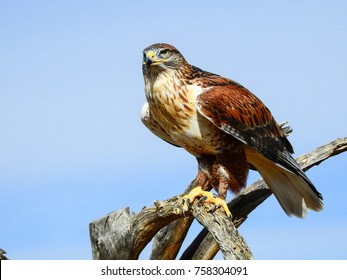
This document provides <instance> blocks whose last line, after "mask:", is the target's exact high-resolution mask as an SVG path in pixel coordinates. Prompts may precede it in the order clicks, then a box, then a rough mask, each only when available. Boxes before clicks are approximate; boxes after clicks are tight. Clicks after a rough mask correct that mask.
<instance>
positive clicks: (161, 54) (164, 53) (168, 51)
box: [159, 49, 170, 56]
mask: <svg viewBox="0 0 347 280" xmlns="http://www.w3.org/2000/svg"><path fill="white" fill-rule="evenodd" d="M169 53H170V50H169V49H163V50H161V51H160V52H159V55H160V56H168V55H169Z"/></svg>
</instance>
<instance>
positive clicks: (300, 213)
mask: <svg viewBox="0 0 347 280" xmlns="http://www.w3.org/2000/svg"><path fill="white" fill-rule="evenodd" d="M248 160H249V161H250V163H251V164H252V165H253V166H254V167H255V168H256V169H257V170H258V172H259V173H260V175H261V176H262V177H263V179H264V180H265V182H266V184H267V185H268V186H269V188H270V189H271V191H272V192H273V193H274V195H275V196H276V198H277V200H278V202H279V203H280V205H281V206H282V208H283V210H284V211H285V212H286V214H287V215H288V216H291V215H295V216H297V217H300V218H304V217H305V216H306V213H307V209H312V210H314V211H320V210H322V208H323V203H322V200H321V197H320V196H319V195H318V194H317V193H316V192H315V191H314V190H316V189H315V188H314V186H313V184H312V183H311V182H310V181H309V180H308V178H307V177H306V176H305V177H302V176H300V175H298V174H294V173H293V172H291V171H289V170H287V169H285V168H283V167H281V166H279V165H277V164H276V163H274V162H272V161H271V160H269V159H267V158H265V157H264V156H262V155H260V154H259V153H256V152H252V153H249V154H248Z"/></svg>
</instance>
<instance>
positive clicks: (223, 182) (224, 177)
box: [205, 164, 233, 217]
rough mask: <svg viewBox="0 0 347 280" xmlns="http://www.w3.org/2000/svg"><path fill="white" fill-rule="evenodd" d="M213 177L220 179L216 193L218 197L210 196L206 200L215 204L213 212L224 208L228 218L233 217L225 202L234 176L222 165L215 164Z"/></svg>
mask: <svg viewBox="0 0 347 280" xmlns="http://www.w3.org/2000/svg"><path fill="white" fill-rule="evenodd" d="M211 173H212V176H214V177H215V178H216V179H218V187H216V191H217V193H218V195H217V197H215V196H212V197H211V196H209V197H207V199H206V200H205V201H206V202H208V203H211V204H213V207H212V210H211V212H214V211H215V210H216V209H217V208H218V207H222V208H223V209H224V212H225V214H226V215H227V216H228V217H231V213H230V211H229V208H228V205H227V204H226V202H225V197H226V195H227V191H228V189H229V188H230V183H231V180H230V179H231V178H233V176H232V174H230V172H229V171H228V170H227V169H226V168H225V167H224V166H223V165H221V164H214V165H213V167H212V172H211Z"/></svg>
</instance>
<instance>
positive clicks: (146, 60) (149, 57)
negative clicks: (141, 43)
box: [143, 51, 155, 68]
mask: <svg viewBox="0 0 347 280" xmlns="http://www.w3.org/2000/svg"><path fill="white" fill-rule="evenodd" d="M154 62H155V60H154V52H152V51H148V52H147V53H146V54H145V58H144V60H143V64H145V65H146V67H147V68H148V67H150V66H151V65H152V63H154Z"/></svg>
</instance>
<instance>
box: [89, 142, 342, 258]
mask: <svg viewBox="0 0 347 280" xmlns="http://www.w3.org/2000/svg"><path fill="white" fill-rule="evenodd" d="M346 150H347V137H346V138H341V139H337V140H335V141H333V142H331V143H329V144H327V145H324V146H322V147H319V148H317V149H316V150H314V151H312V152H310V153H308V154H306V155H303V156H300V157H299V158H298V159H297V160H298V162H299V164H300V165H301V167H302V168H303V169H305V170H307V169H309V168H310V167H312V166H314V165H318V164H319V163H321V162H322V161H324V160H326V159H328V158H330V157H332V156H335V155H337V154H339V153H342V152H344V151H346ZM270 195H271V192H270V190H269V189H268V188H267V186H266V185H265V183H264V182H263V181H262V180H258V181H257V182H255V183H254V184H252V185H251V186H249V187H248V188H246V189H244V190H243V191H242V192H241V193H240V194H239V195H238V196H236V197H235V198H234V199H233V200H232V201H231V202H230V203H229V208H230V209H231V212H232V213H233V222H231V221H230V220H229V219H228V218H227V217H226V216H225V214H224V212H223V211H222V210H218V209H217V211H216V212H214V213H210V212H209V211H206V207H208V206H206V205H204V207H201V206H200V205H198V202H197V201H195V202H194V203H193V205H192V211H191V215H192V217H194V218H196V219H197V220H198V221H199V222H200V223H201V224H202V225H203V226H204V227H205V228H207V230H205V229H204V230H203V231H202V232H201V233H200V234H199V235H198V236H197V238H196V239H195V240H194V242H193V243H192V244H191V245H190V246H189V247H188V248H187V250H186V251H185V252H184V254H183V255H182V259H212V258H213V257H214V256H215V254H216V253H217V252H218V250H219V249H221V251H222V253H223V256H224V258H225V259H251V258H252V254H251V252H250V250H249V248H248V247H247V245H246V243H245V241H244V240H243V238H242V237H241V236H240V235H239V234H238V232H237V230H236V227H238V226H239V225H240V224H241V223H242V222H244V221H245V220H246V219H247V216H248V215H249V213H250V212H252V211H253V210H254V209H255V208H256V207H257V206H258V205H259V204H261V203H262V202H263V201H264V200H265V199H266V198H267V197H269V196H270ZM182 196H183V195H179V196H175V197H173V198H170V199H167V200H164V201H162V202H158V201H156V202H155V203H154V206H151V207H144V208H143V209H142V211H140V212H139V213H138V214H136V215H135V214H134V213H132V212H130V210H129V208H124V209H120V210H118V211H116V212H113V213H111V214H109V215H106V216H105V217H102V218H100V219H98V220H96V221H93V222H91V223H90V239H91V245H92V253H93V259H138V257H139V255H140V253H141V251H142V250H143V248H144V247H145V246H146V245H147V244H148V242H149V241H150V240H151V239H152V238H153V236H155V235H156V233H157V232H158V231H159V230H161V229H162V230H161V231H160V233H159V234H157V236H156V237H155V242H154V246H153V251H152V254H151V258H156V259H173V258H175V257H176V256H177V252H178V251H179V249H180V247H181V244H182V242H183V240H184V237H185V236H186V233H187V231H188V229H189V226H190V224H191V222H192V219H193V218H192V217H186V218H185V217H183V215H182V211H181V209H182V203H183V198H182ZM207 210H208V209H207ZM172 222H175V224H171V225H170V226H169V227H166V226H167V225H169V224H170V223H172ZM234 225H235V226H234ZM164 227H166V228H165V229H163V228H164ZM211 240H212V241H211ZM172 241H174V242H172ZM159 242H160V243H159ZM168 242H172V243H171V244H172V246H166V245H167V243H168ZM159 244H160V246H159ZM159 247H160V249H158V248H159Z"/></svg>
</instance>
